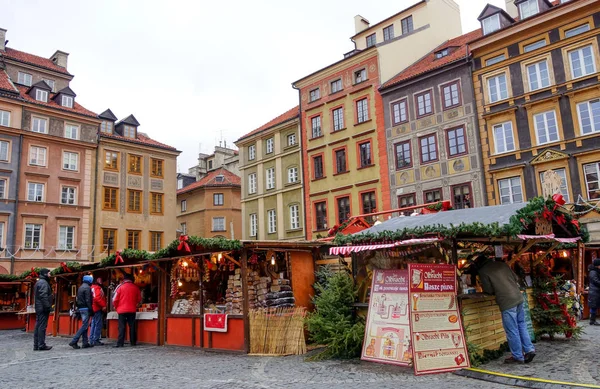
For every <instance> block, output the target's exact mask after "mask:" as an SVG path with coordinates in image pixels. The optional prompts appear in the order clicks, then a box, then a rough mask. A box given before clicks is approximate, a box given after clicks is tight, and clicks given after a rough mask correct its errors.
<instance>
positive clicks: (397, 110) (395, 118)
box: [392, 99, 408, 126]
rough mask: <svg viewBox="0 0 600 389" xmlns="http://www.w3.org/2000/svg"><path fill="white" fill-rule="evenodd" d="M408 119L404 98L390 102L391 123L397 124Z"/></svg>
mask: <svg viewBox="0 0 600 389" xmlns="http://www.w3.org/2000/svg"><path fill="white" fill-rule="evenodd" d="M406 121H408V111H407V102H406V99H402V100H399V101H394V102H393V103H392V125H394V126H395V125H398V124H400V123H404V122H406Z"/></svg>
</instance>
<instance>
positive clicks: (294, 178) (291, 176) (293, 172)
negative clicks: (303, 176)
mask: <svg viewBox="0 0 600 389" xmlns="http://www.w3.org/2000/svg"><path fill="white" fill-rule="evenodd" d="M293 182H298V168H297V167H291V168H289V169H288V183H289V184H291V183H293Z"/></svg>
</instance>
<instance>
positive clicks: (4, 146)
mask: <svg viewBox="0 0 600 389" xmlns="http://www.w3.org/2000/svg"><path fill="white" fill-rule="evenodd" d="M9 146H10V143H8V142H6V141H0V162H8V156H9V153H8V148H9Z"/></svg>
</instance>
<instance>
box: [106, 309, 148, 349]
mask: <svg viewBox="0 0 600 389" xmlns="http://www.w3.org/2000/svg"><path fill="white" fill-rule="evenodd" d="M106 318H107V321H106V326H107V329H106V333H107V337H108V338H109V339H114V340H116V339H117V338H118V337H119V322H118V319H119V314H118V313H117V312H108V313H107V314H106ZM135 318H136V326H137V340H138V343H151V344H157V343H158V312H137V313H136V314H135ZM125 339H126V340H129V330H127V331H125Z"/></svg>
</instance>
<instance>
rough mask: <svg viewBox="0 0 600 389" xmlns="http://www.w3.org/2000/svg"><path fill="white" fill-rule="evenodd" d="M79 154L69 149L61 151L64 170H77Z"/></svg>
mask: <svg viewBox="0 0 600 389" xmlns="http://www.w3.org/2000/svg"><path fill="white" fill-rule="evenodd" d="M78 160H79V154H77V153H72V152H69V151H65V152H63V169H65V170H77V168H78V165H79V163H78Z"/></svg>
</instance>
